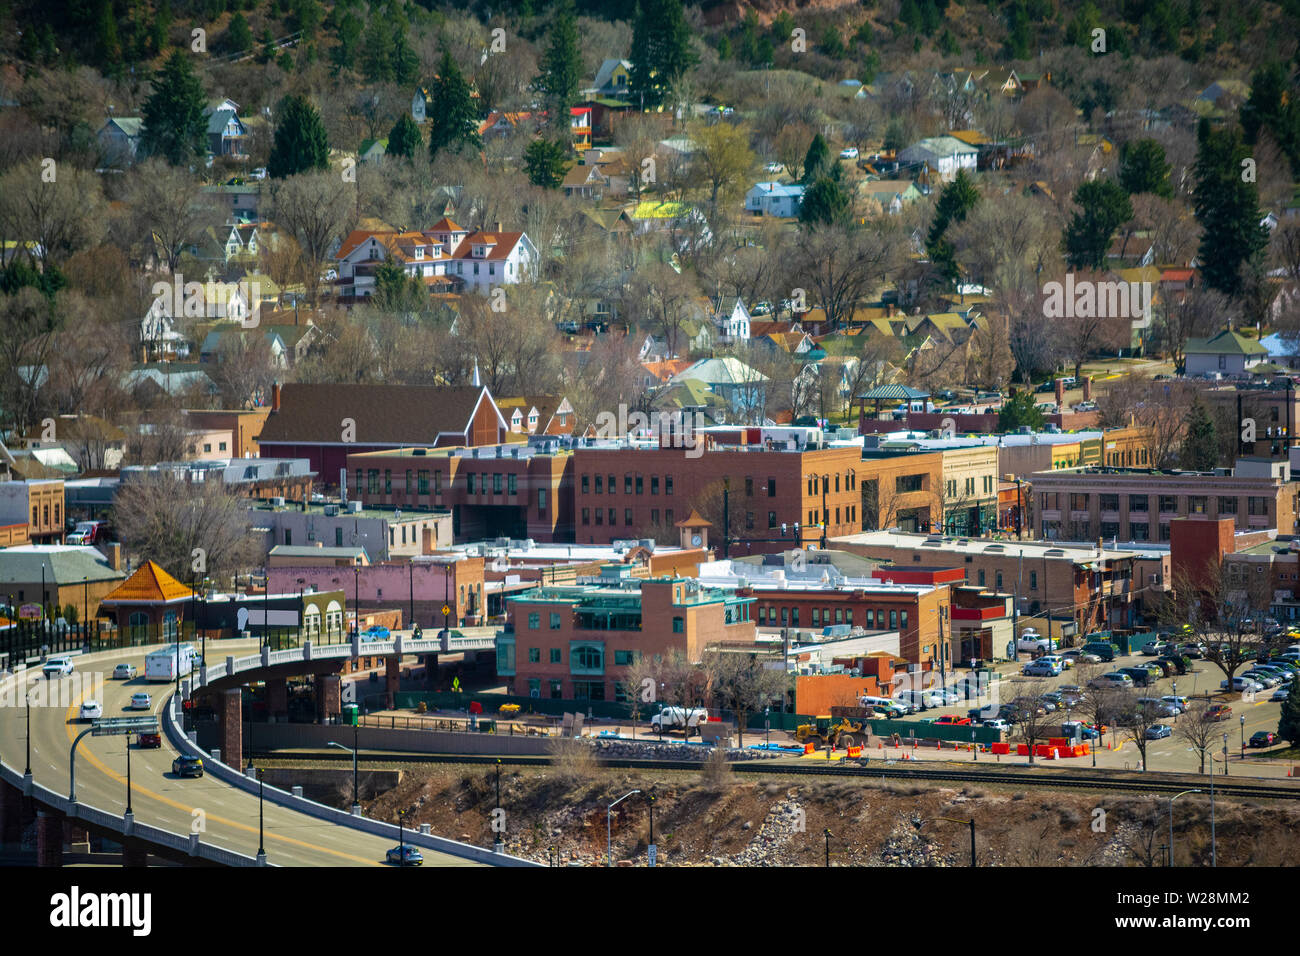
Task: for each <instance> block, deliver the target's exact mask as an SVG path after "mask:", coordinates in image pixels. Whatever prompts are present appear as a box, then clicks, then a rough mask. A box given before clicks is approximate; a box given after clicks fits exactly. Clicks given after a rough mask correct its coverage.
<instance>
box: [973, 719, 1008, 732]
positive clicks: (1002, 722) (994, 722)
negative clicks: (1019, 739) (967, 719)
mask: <svg viewBox="0 0 1300 956" xmlns="http://www.w3.org/2000/svg"><path fill="white" fill-rule="evenodd" d="M980 726H981V727H992V728H993V729H994V730H1010V729H1011V725H1010V724H1009V723H1007V721H1006V718H1005V717H990V718H988V719H987V720H982V721H980Z"/></svg>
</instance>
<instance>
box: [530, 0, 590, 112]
mask: <svg viewBox="0 0 1300 956" xmlns="http://www.w3.org/2000/svg"><path fill="white" fill-rule="evenodd" d="M539 65H540V67H541V72H540V73H539V74H538V75H537V77H536V78H535V79H534V80H533V89H535V90H536V91H537V92H538V93H540V94H542V97H543V98H544V101H545V103H546V107H547V109H548V110H550V111H551V116H553V117H555V122H556V125H557V128H559V127H560V125H562V124H564V125H567V123H568V118H569V109H570V107H572V106H573V105H574V104H575V103H577V102H578V86H579V84H580V83H581V82H582V55H581V54H580V53H579V52H578V22H577V19H576V18H575V16H574V13H573V3H572V0H562V2H561V3H560V4H559V5H558V6H557V7H556V9H555V17H554V19H553V20H552V21H551V29H550V40H549V42H548V43H547V45H546V52H545V53H543V54H542V62H541V63H540V64H539Z"/></svg>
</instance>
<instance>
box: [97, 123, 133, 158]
mask: <svg viewBox="0 0 1300 956" xmlns="http://www.w3.org/2000/svg"><path fill="white" fill-rule="evenodd" d="M143 132H144V120H143V119H141V118H140V117H138V116H110V117H109V118H108V121H107V122H105V123H104V125H103V126H101V127H100V128H99V131H98V132H97V133H95V139H96V140H98V142H99V148H100V151H101V152H102V153H103V154H104V163H105V164H106V165H107V166H110V167H120V166H129V165H131V164H132V163H133V162H135V160H136V153H137V152H138V150H139V149H140V136H141V134H142V133H143Z"/></svg>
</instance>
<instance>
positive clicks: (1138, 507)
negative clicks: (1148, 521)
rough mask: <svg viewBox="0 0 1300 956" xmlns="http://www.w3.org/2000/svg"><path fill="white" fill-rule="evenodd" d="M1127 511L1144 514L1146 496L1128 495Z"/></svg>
mask: <svg viewBox="0 0 1300 956" xmlns="http://www.w3.org/2000/svg"><path fill="white" fill-rule="evenodd" d="M1128 510H1129V511H1136V512H1140V513H1142V514H1146V510H1147V496H1146V495H1129V496H1128Z"/></svg>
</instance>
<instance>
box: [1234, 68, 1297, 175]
mask: <svg viewBox="0 0 1300 956" xmlns="http://www.w3.org/2000/svg"><path fill="white" fill-rule="evenodd" d="M1287 86H1288V84H1287V76H1286V73H1285V72H1284V71H1283V69H1282V67H1281V66H1280V65H1278V64H1277V63H1270V64H1268V65H1266V66H1262V67H1260V68H1259V69H1258V70H1256V71H1255V73H1254V75H1253V76H1252V77H1251V80H1250V97H1249V99H1247V100H1246V102H1245V103H1242V104H1241V111H1240V116H1241V128H1242V131H1243V132H1244V134H1245V140H1246V142H1247V143H1249V144H1250V145H1252V146H1253V145H1255V143H1257V142H1258V141H1259V133H1260V130H1263V129H1267V130H1268V131H1269V133H1271V134H1272V136H1273V138H1274V139H1275V140H1277V144H1278V146H1279V147H1281V149H1282V152H1284V153H1285V154H1286V157H1287V159H1288V160H1290V162H1291V170H1292V172H1293V173H1294V174H1295V175H1297V176H1300V89H1288V88H1287Z"/></svg>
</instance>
